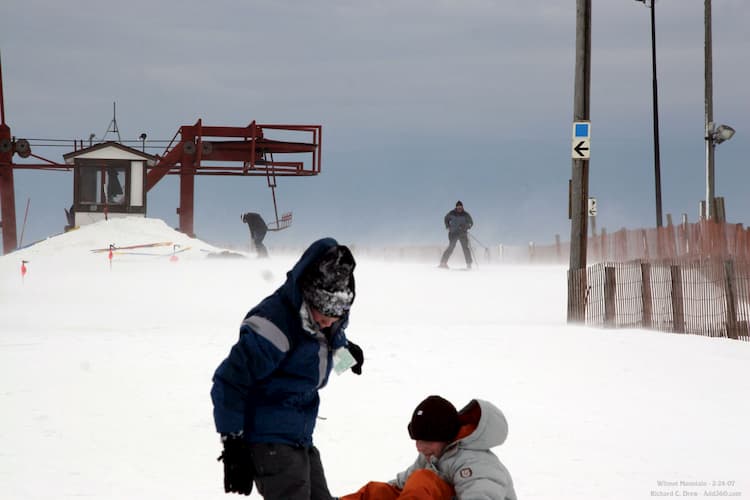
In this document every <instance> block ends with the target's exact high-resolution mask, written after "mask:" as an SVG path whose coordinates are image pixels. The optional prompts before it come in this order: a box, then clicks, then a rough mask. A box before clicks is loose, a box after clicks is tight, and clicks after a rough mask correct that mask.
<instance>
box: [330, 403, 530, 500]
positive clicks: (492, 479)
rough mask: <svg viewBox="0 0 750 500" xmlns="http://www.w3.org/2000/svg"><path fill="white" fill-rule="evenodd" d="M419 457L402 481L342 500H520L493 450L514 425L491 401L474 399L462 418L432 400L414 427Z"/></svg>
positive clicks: (400, 477)
mask: <svg viewBox="0 0 750 500" xmlns="http://www.w3.org/2000/svg"><path fill="white" fill-rule="evenodd" d="M408 430H409V436H410V437H411V438H412V439H414V440H415V441H416V443H415V444H416V447H417V451H419V456H418V457H417V459H416V461H415V462H414V463H413V464H412V465H411V466H410V467H409V468H407V469H406V470H405V471H403V472H399V473H398V474H397V475H396V479H393V480H391V481H390V482H388V483H381V482H377V481H372V482H369V483H367V484H366V485H365V486H363V487H362V488H361V489H360V490H359V491H357V492H356V493H352V494H350V495H346V496H343V497H341V500H396V499H399V498H404V499H406V498H408V499H410V500H452V499H458V500H516V492H515V490H514V488H513V480H512V479H511V477H510V473H509V472H508V470H507V469H506V468H505V466H504V465H503V464H502V463H501V462H500V460H499V459H498V458H497V456H496V455H495V454H494V453H492V451H490V448H493V447H495V446H499V445H501V444H503V443H504V442H505V439H506V437H507V436H508V422H507V420H506V419H505V416H504V415H503V412H502V411H500V409H499V408H497V407H496V406H495V405H493V404H492V403H490V402H489V401H483V400H481V399H473V400H471V402H469V404H468V405H466V407H464V408H463V409H462V410H461V411H460V412H457V411H456V408H455V407H454V406H453V404H451V402H450V401H448V400H446V399H444V398H442V397H440V396H429V397H428V398H426V399H425V400H424V401H422V402H421V403H419V405H418V406H417V407H416V408H415V410H414V413H413V414H412V418H411V422H410V423H409V426H408Z"/></svg>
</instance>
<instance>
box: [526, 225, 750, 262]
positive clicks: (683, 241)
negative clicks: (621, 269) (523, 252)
mask: <svg viewBox="0 0 750 500" xmlns="http://www.w3.org/2000/svg"><path fill="white" fill-rule="evenodd" d="M569 255H570V253H569V243H568V242H565V243H560V242H559V239H558V241H557V242H556V243H555V244H553V245H540V246H534V245H532V244H530V247H529V260H531V261H532V262H534V261H535V262H556V263H560V264H567V263H568V259H569ZM709 257H721V258H730V257H731V258H744V259H750V228H747V229H745V228H743V226H742V224H728V223H725V222H713V221H710V220H702V221H699V222H695V223H687V222H685V223H682V224H679V225H676V226H675V225H672V224H671V223H670V224H667V226H665V227H662V228H650V229H620V230H619V231H616V232H614V233H607V231H606V229H603V230H602V231H601V232H600V233H599V234H597V235H596V236H591V237H589V238H588V241H587V260H588V262H589V263H595V262H610V261H617V262H627V261H630V260H637V259H640V260H647V261H649V260H663V259H701V258H709Z"/></svg>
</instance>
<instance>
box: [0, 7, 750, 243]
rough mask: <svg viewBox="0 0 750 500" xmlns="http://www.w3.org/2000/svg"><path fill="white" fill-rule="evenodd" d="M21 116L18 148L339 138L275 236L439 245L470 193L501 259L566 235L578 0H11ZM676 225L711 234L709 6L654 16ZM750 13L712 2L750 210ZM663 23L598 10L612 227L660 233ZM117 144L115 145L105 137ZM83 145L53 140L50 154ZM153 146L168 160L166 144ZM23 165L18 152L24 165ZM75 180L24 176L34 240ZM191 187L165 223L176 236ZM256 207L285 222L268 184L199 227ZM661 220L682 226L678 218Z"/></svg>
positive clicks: (724, 180)
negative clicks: (706, 216) (261, 126)
mask: <svg viewBox="0 0 750 500" xmlns="http://www.w3.org/2000/svg"><path fill="white" fill-rule="evenodd" d="M3 5H4V7H3V11H4V12H5V14H4V15H2V16H0V51H1V55H2V63H3V68H2V69H3V79H4V81H3V83H4V94H5V115H6V121H7V123H8V125H9V126H10V127H11V132H12V134H13V135H15V136H16V137H27V138H60V139H71V140H72V139H88V137H89V135H90V134H91V133H95V134H96V135H97V137H99V138H101V137H103V136H104V133H105V131H106V130H107V128H108V125H109V123H110V120H111V119H112V103H113V102H116V103H117V123H118V126H119V129H120V133H121V136H122V138H123V139H129V140H133V139H137V138H138V136H139V135H140V134H141V133H143V132H145V133H147V134H148V138H149V139H171V138H172V137H173V136H174V135H175V133H176V132H177V131H178V129H179V127H180V126H181V125H191V124H193V123H195V121H196V120H197V119H199V118H200V119H202V120H203V123H204V124H207V125H225V126H244V125H246V124H248V123H250V122H251V121H252V120H257V121H258V122H261V123H299V124H308V123H312V124H320V125H322V126H323V145H324V146H323V168H322V174H321V175H320V176H318V177H316V178H300V179H294V178H283V179H280V180H279V182H278V189H277V199H278V202H279V209H280V211H292V212H294V221H295V222H294V224H293V226H292V228H290V229H288V230H286V231H283V232H281V233H275V234H272V235H269V237H268V239H267V243H269V244H271V245H273V244H277V243H287V242H288V243H291V242H300V241H302V242H304V241H308V240H309V239H311V238H313V237H317V236H319V235H321V234H331V235H334V236H336V237H338V238H339V239H340V240H342V241H345V242H352V243H358V242H363V243H377V242H386V243H387V242H398V243H404V242H414V243H441V244H442V243H443V241H444V239H445V232H444V230H443V227H442V217H443V215H444V214H445V213H446V212H447V211H448V210H449V209H451V208H452V207H453V204H454V203H455V201H456V200H458V199H460V200H462V201H463V202H464V205H465V208H466V209H467V210H468V211H469V212H470V213H471V214H472V215H473V216H474V219H475V222H476V226H475V228H474V235H475V237H476V238H477V239H478V240H479V241H480V242H481V243H482V244H486V245H491V244H497V243H504V244H510V245H524V244H526V243H527V242H529V241H535V242H537V243H539V244H543V243H551V242H552V241H554V235H555V234H560V235H561V237H562V238H563V240H567V239H568V238H569V236H570V223H569V221H568V219H567V188H568V179H569V178H570V176H571V158H570V154H571V153H570V147H571V144H570V142H571V123H572V116H573V98H572V96H573V68H574V62H575V54H574V43H575V21H576V12H575V6H576V2H575V0H567V1H563V0H536V1H530V2H519V1H510V0H494V1H493V0H450V1H448V0H445V1H427V0H381V1H378V0H368V1H343V0H341V1H330V0H320V1H313V2H302V1H285V0H268V1H258V0H248V1H228V0H219V1H214V2H211V3H210V4H209V3H206V2H197V1H192V0H188V1H184V0H183V1H180V2H177V1H173V0H163V1H160V2H147V1H141V0H131V1H128V2H111V1H106V0H105V1H97V2H89V1H82V0H71V1H66V2H57V1H51V0H44V1H34V0H24V1H23V2H21V1H20V0H5V1H4V2H3ZM656 22H657V25H656V35H657V65H658V82H659V111H660V116H659V117H660V129H661V163H662V193H663V210H664V213H665V214H666V213H671V214H673V215H674V217H675V218H679V216H680V214H682V213H687V214H688V217H689V219H690V220H695V219H696V216H697V210H698V202H699V201H700V200H701V199H702V198H703V197H704V196H705V189H706V186H705V184H706V180H705V149H704V140H703V129H704V77H703V70H704V66H703V59H704V58H703V53H704V52H703V44H704V35H703V33H704V1H703V0H659V1H658V2H657V4H656ZM748 26H750V2H748V1H747V0H714V1H713V45H714V52H713V56H714V64H713V72H714V82H713V83H714V117H715V120H716V121H717V122H718V123H726V124H729V125H732V126H733V127H734V128H735V129H736V130H737V134H736V135H735V137H734V138H733V139H732V140H731V141H728V142H726V143H724V144H721V145H720V146H718V147H717V151H716V195H717V196H724V197H725V198H726V206H727V214H728V219H729V220H730V221H731V222H741V223H746V222H747V219H748V215H749V214H750V196H748V193H747V189H748V185H749V183H748V180H750V168H748V167H750V161H749V160H748V157H749V156H750V84H749V82H750V78H749V76H750V34H748V33H749V32H748V28H747V27H748ZM650 50H651V38H650V12H649V9H648V8H647V7H645V6H644V5H643V4H642V3H640V2H637V1H636V0H594V1H593V7H592V82H591V83H592V90H591V121H592V139H591V143H592V146H591V147H592V149H591V151H592V152H591V164H590V189H589V190H590V195H591V196H594V197H596V198H597V200H598V205H599V215H598V219H597V226H598V227H606V228H607V229H608V230H610V231H613V230H616V229H619V228H621V227H627V228H638V227H653V226H654V225H655V205H654V167H653V140H652V139H653V136H652V134H653V132H652V113H651V111H652V101H651V52H650ZM108 138H112V136H111V134H110V136H109V137H108ZM69 151H70V148H56V149H55V148H39V149H37V150H34V152H35V153H37V154H41V155H42V156H45V157H47V158H50V159H52V160H56V161H62V155H63V154H64V153H67V152H69ZM151 152H153V153H156V152H157V151H151ZM16 159H18V158H17V157H16ZM72 188H73V178H72V174H71V173H56V172H30V171H26V170H21V171H17V174H16V211H17V214H18V228H19V229H18V231H19V235H20V232H21V229H22V222H23V217H24V210H25V207H26V202H27V200H28V199H30V200H31V203H30V210H29V216H28V221H27V225H26V228H25V235H24V240H23V243H24V244H26V243H29V242H31V241H34V240H37V239H40V238H43V237H45V236H47V235H50V234H54V233H58V232H60V231H61V230H62V227H63V226H64V224H65V217H64V214H63V208H64V207H67V206H69V205H70V203H71V201H72V195H73V193H72V191H73V189H72ZM178 204H179V195H178V189H177V179H176V178H175V177H170V178H168V179H166V180H163V181H162V182H160V183H159V184H158V185H157V186H156V187H155V188H154V189H153V190H151V191H150V192H149V214H148V215H149V216H151V217H159V218H162V219H164V220H166V221H167V223H169V224H170V225H172V226H176V225H177V216H176V214H175V208H176V207H177V205H178ZM245 211H258V212H260V213H261V214H263V215H264V216H265V217H266V218H267V219H269V218H272V216H273V202H272V198H271V193H270V191H269V189H268V188H267V187H266V183H265V180H264V179H263V178H227V177H206V176H202V177H199V178H197V181H196V217H195V230H196V233H197V234H198V236H200V237H201V238H202V239H205V240H208V241H211V242H213V243H236V242H245V241H246V240H247V230H246V228H245V227H244V226H243V225H242V224H241V222H240V220H239V214H240V213H242V212H245ZM665 218H666V217H665Z"/></svg>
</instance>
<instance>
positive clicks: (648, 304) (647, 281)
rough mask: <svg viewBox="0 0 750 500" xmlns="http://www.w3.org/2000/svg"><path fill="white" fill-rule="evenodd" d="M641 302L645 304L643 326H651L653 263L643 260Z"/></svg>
mask: <svg viewBox="0 0 750 500" xmlns="http://www.w3.org/2000/svg"><path fill="white" fill-rule="evenodd" d="M641 303H642V306H643V319H642V323H643V328H651V325H652V321H651V315H652V311H653V305H652V304H653V302H652V299H651V264H649V263H648V262H641Z"/></svg>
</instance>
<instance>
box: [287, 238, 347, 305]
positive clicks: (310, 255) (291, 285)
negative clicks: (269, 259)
mask: <svg viewBox="0 0 750 500" xmlns="http://www.w3.org/2000/svg"><path fill="white" fill-rule="evenodd" d="M336 246H339V243H338V241H336V240H335V239H333V238H330V237H329V238H321V239H319V240H316V241H314V242H313V243H312V244H311V245H310V246H309V247H307V250H305V251H304V253H303V254H302V256H301V257H300V258H299V260H298V261H297V263H296V264H295V265H294V267H292V269H291V270H289V271H288V272H287V273H286V282H285V283H284V284H283V285H282V286H281V287H280V288H279V290H278V291H279V292H280V293H281V294H282V295H284V296H285V297H286V299H287V300H289V301H290V302H291V303H292V306H293V307H294V309H295V310H299V308H300V307H301V306H302V301H303V297H302V290H301V287H300V279H301V278H302V276H303V275H304V274H305V271H306V270H307V268H308V267H309V266H310V265H312V264H313V263H315V262H316V261H317V260H318V259H320V258H321V257H322V256H323V255H324V254H325V253H326V252H328V250H330V249H331V248H334V247H336ZM350 286H351V289H352V291H354V290H355V288H354V276H353V275H352V277H351V283H350ZM355 293H356V292H355ZM347 316H348V313H347Z"/></svg>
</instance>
